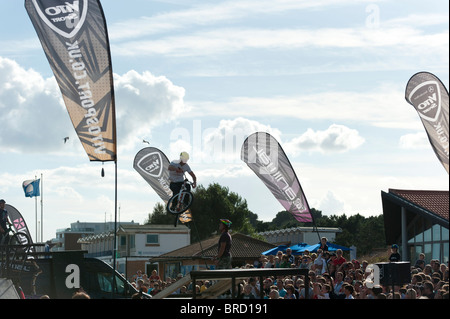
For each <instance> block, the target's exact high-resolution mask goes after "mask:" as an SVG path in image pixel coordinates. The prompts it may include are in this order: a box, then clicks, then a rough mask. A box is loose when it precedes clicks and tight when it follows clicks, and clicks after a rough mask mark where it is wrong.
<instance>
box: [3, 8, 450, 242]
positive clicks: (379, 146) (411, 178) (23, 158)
mask: <svg viewBox="0 0 450 319" xmlns="http://www.w3.org/2000/svg"><path fill="white" fill-rule="evenodd" d="M102 5H103V8H104V11H105V15H106V19H107V24H108V31H109V37H110V42H111V54H112V61H113V71H114V73H115V94H116V113H117V133H118V168H119V171H118V185H119V188H118V202H119V204H120V220H122V221H130V220H134V221H136V222H140V223H142V222H143V221H144V220H145V218H146V217H147V216H148V213H150V212H151V211H152V209H153V207H154V205H155V204H156V203H157V202H159V201H160V200H159V198H158V196H157V195H156V193H155V192H154V191H153V190H152V189H151V187H150V186H149V185H148V184H147V183H146V182H145V181H144V180H143V179H142V177H141V176H140V175H139V174H138V173H137V172H136V171H134V169H133V159H134V156H135V154H136V153H137V152H138V151H139V150H140V149H142V148H143V147H146V146H147V144H144V143H142V140H143V139H145V140H148V141H150V144H151V145H152V146H154V147H157V148H160V149H161V150H162V151H164V152H165V153H166V154H167V155H168V157H169V158H170V159H175V158H176V157H177V155H178V154H179V152H180V151H182V150H186V151H188V152H189V153H190V154H191V160H190V165H191V167H192V169H193V170H194V172H195V173H196V175H197V176H198V181H199V183H200V184H203V185H204V186H207V185H208V184H210V183H214V182H217V183H220V184H222V185H224V186H227V187H229V189H230V190H231V191H234V192H237V193H239V194H240V195H241V196H242V197H243V198H245V199H246V200H247V202H248V206H249V208H250V210H251V211H253V212H254V213H256V214H258V216H259V218H260V219H261V220H265V221H268V220H271V219H272V218H273V217H275V215H276V213H277V212H279V211H281V210H282V209H283V208H282V206H281V205H280V204H279V203H278V201H277V200H276V199H275V198H274V197H273V196H272V194H271V193H270V192H269V191H268V190H267V189H266V187H265V186H264V185H263V184H262V182H261V181H260V180H259V179H258V178H257V177H256V175H254V173H253V172H252V171H251V170H250V169H249V168H248V167H247V166H246V165H245V164H244V163H243V162H242V161H241V160H240V159H239V155H240V148H241V145H242V142H243V140H244V138H245V137H246V136H248V135H249V134H251V133H253V132H255V131H267V132H269V133H271V134H272V135H273V136H274V137H276V138H277V139H278V141H279V142H280V143H281V145H282V146H283V148H284V150H285V151H286V153H287V155H288V156H289V159H290V161H291V163H292V164H293V166H294V169H295V171H296V173H297V176H298V178H299V180H300V183H301V185H302V187H303V190H304V192H305V195H306V197H307V199H308V202H309V204H310V206H311V207H314V208H316V209H319V210H322V212H323V213H324V214H326V215H330V214H343V213H346V214H347V215H352V214H356V213H360V214H362V215H364V216H373V215H378V214H381V213H382V206H381V191H382V190H383V191H387V190H388V189H389V188H400V189H430V190H448V186H449V182H448V174H447V173H446V171H445V169H444V168H443V166H442V165H441V164H440V162H439V161H438V159H437V157H436V156H435V154H434V152H433V151H432V149H431V146H430V144H429V142H428V140H427V137H426V133H425V131H424V128H423V125H422V123H421V121H420V118H419V116H418V114H417V112H416V111H415V110H414V108H413V107H412V106H411V105H409V104H408V103H407V102H406V101H405V99H404V91H405V88H406V84H407V82H408V80H409V78H410V77H411V76H412V75H413V74H415V73H416V72H419V71H428V72H431V73H434V74H435V75H436V76H438V77H439V78H440V79H441V80H442V81H443V83H444V85H445V86H446V87H447V88H448V85H449V73H448V70H449V58H448V56H449V40H448V39H449V16H448V11H449V8H448V6H449V4H448V2H447V1H427V2H426V3H424V2H423V1H387V0H386V1H356V0H354V1H348V0H323V1H300V0H295V1H290V0H283V1H275V0H270V1H265V0H247V1H236V0H235V1H196V0H192V1H190V0H167V1H164V0H162V1H144V0H130V1H112V0H103V1H102ZM0 123H1V124H0V134H1V135H0V148H1V153H2V155H1V156H0V158H1V159H0V164H1V165H0V181H1V183H0V197H1V198H4V199H5V200H6V201H7V202H8V203H9V204H11V205H13V206H15V207H16V208H18V209H19V210H20V211H21V212H22V214H23V215H24V217H25V220H26V221H27V223H28V226H29V227H30V228H31V229H32V234H33V235H34V225H35V222H36V220H35V201H34V200H33V199H29V198H25V197H24V195H23V191H22V188H21V184H22V182H23V181H24V180H27V179H32V178H34V176H38V177H40V175H41V174H43V177H44V178H43V179H44V189H43V191H44V196H43V201H44V239H49V238H52V237H54V236H55V231H56V229H59V228H65V227H69V226H70V223H72V222H75V221H77V220H80V221H104V220H105V219H106V220H108V221H109V220H112V219H113V216H114V166H113V164H112V163H105V165H104V168H105V171H106V176H105V177H104V178H102V177H101V176H100V170H101V167H102V165H101V164H100V163H91V162H89V160H88V157H87V155H86V154H85V152H84V150H83V149H82V147H81V143H80V142H79V140H78V138H77V136H76V134H75V131H74V129H73V127H72V124H71V122H70V119H69V117H68V114H67V111H66V110H65V106H64V105H63V103H62V98H61V94H60V92H59V89H58V88H57V85H56V82H55V79H54V77H53V74H52V71H51V69H50V66H49V64H48V62H47V60H46V58H45V55H44V53H43V50H42V48H41V46H40V43H39V41H38V38H37V35H36V32H35V31H34V29H33V26H32V24H31V21H30V20H29V18H28V15H27V13H26V11H25V8H24V5H23V1H13V0H6V1H1V3H0ZM66 136H69V137H70V139H69V141H68V142H67V143H64V142H63V138H64V137H66ZM38 213H39V214H40V209H39V210H38ZM38 219H39V220H40V218H38Z"/></svg>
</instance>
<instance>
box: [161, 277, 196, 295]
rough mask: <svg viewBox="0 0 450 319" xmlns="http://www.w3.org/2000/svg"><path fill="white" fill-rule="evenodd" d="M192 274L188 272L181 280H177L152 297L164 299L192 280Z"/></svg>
mask: <svg viewBox="0 0 450 319" xmlns="http://www.w3.org/2000/svg"><path fill="white" fill-rule="evenodd" d="M191 280H192V279H191V275H190V274H187V275H186V276H184V277H183V278H181V279H180V280H177V281H175V283H173V284H171V285H170V286H169V287H166V288H164V290H161V291H160V292H159V293H157V294H156V295H154V296H153V298H152V299H163V298H166V297H168V296H170V295H171V294H172V293H173V292H174V291H175V290H177V289H179V288H181V287H183V286H184V285H187V284H189V283H190V282H191Z"/></svg>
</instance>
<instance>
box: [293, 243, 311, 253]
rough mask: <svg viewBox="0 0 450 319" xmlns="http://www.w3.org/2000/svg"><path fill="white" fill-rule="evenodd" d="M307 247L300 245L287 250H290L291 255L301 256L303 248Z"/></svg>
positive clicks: (305, 244) (303, 244)
mask: <svg viewBox="0 0 450 319" xmlns="http://www.w3.org/2000/svg"><path fill="white" fill-rule="evenodd" d="M306 246H308V244H307V243H300V244H297V245H294V246H290V247H289V248H290V249H291V250H292V255H301V254H302V252H303V248H304V247H306Z"/></svg>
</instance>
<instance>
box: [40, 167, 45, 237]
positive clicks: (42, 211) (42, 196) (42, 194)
mask: <svg viewBox="0 0 450 319" xmlns="http://www.w3.org/2000/svg"><path fill="white" fill-rule="evenodd" d="M41 242H44V175H42V173H41Z"/></svg>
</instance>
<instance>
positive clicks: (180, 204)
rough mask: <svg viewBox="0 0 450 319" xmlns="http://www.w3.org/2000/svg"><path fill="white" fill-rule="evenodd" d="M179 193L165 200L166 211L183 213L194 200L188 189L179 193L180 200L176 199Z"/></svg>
mask: <svg viewBox="0 0 450 319" xmlns="http://www.w3.org/2000/svg"><path fill="white" fill-rule="evenodd" d="M179 195H180V194H176V195H174V196H172V197H171V198H170V199H169V201H168V202H167V206H166V208H167V211H168V212H169V213H171V214H177V215H178V214H181V213H184V212H185V211H186V210H187V209H188V208H189V207H190V206H191V205H192V202H193V201H194V196H193V195H192V193H191V192H189V191H184V192H182V193H181V201H179V200H178V197H179Z"/></svg>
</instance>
